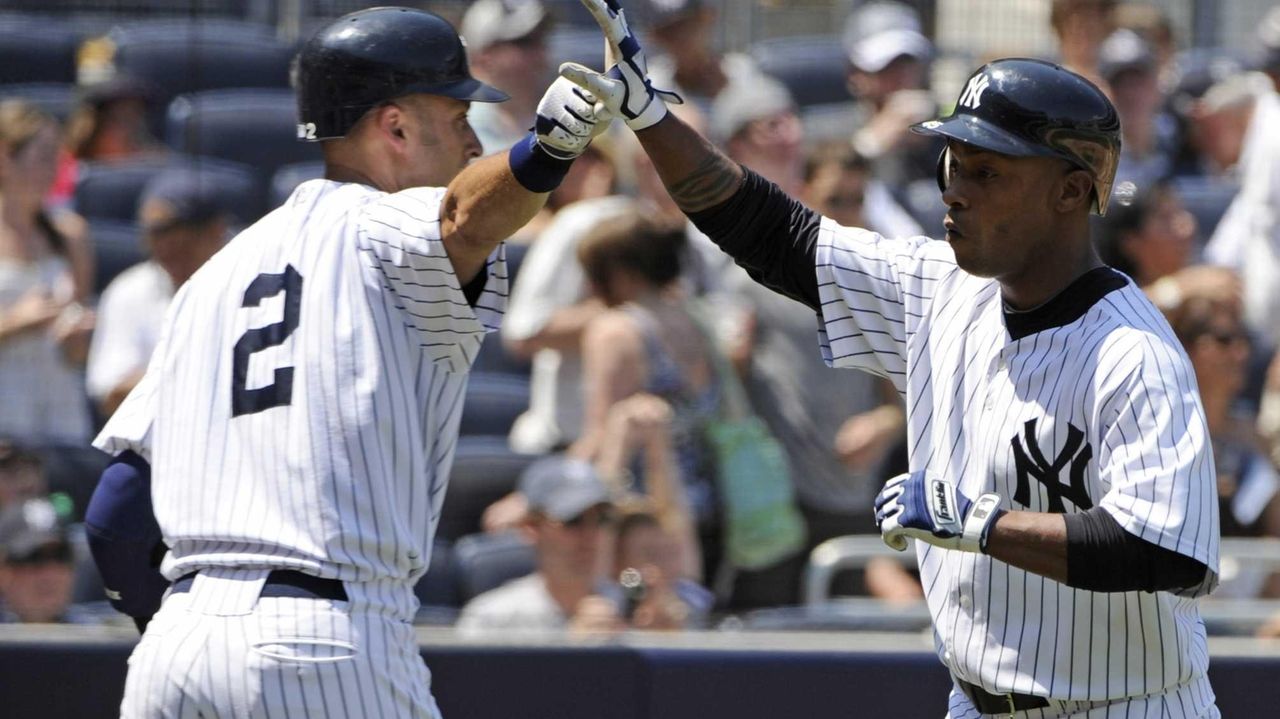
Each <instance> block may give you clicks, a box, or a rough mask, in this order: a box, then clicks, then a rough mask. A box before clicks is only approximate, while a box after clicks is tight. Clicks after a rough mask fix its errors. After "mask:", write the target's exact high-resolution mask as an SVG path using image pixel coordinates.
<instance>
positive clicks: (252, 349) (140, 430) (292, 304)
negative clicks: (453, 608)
mask: <svg viewBox="0 0 1280 719" xmlns="http://www.w3.org/2000/svg"><path fill="white" fill-rule="evenodd" d="M444 192H445V191H444V190H443V189H441V188H419V189H411V190H406V191H403V192H399V193H395V194H386V193H383V192H380V191H377V190H374V189H372V188H369V187H365V186H363V185H358V184H343V183H337V182H332V181H327V180H314V181H311V182H307V183H305V184H303V185H302V186H300V187H299V188H298V189H297V190H296V191H295V192H294V193H293V195H292V196H291V197H290V198H289V200H288V201H287V202H286V203H285V204H284V205H283V206H282V207H280V208H279V209H277V210H275V211H274V212H272V213H270V214H268V215H267V216H266V217H264V218H263V219H262V220H260V221H259V222H257V223H256V224H254V225H253V226H251V227H249V228H248V229H246V230H245V231H244V232H242V233H240V235H238V236H237V237H236V238H235V239H233V240H232V241H231V242H230V243H229V244H228V245H227V246H226V247H225V248H224V249H223V250H222V251H221V252H219V253H218V254H217V255H215V256H214V257H213V259H211V260H210V261H209V262H208V263H207V264H206V265H205V266H204V267H202V268H201V269H200V270H199V272H197V273H196V274H195V275H194V276H193V277H192V278H191V279H190V280H189V281H188V282H187V283H186V284H185V285H184V286H183V287H182V289H181V290H180V291H179V292H178V294H177V295H176V296H175V298H174V301H173V305H172V308H171V309H170V311H169V314H168V316H167V318H166V325H165V329H164V333H163V335H162V337H161V340H160V345H159V346H158V347H157V349H156V352H155V354H154V356H153V358H152V361H151V363H150V365H149V366H148V370H147V374H146V376H145V377H144V379H143V381H142V382H141V383H140V385H139V387H138V388H137V389H136V390H135V391H134V392H133V393H131V394H130V396H129V397H128V399H127V401H126V402H125V403H124V405H123V406H122V407H121V409H120V410H119V411H118V412H117V414H116V415H115V416H114V417H112V419H111V421H110V422H109V423H108V424H107V426H106V428H105V429H104V430H103V432H102V434H101V435H100V436H99V437H98V439H97V441H96V446H98V447H99V448H101V449H103V450H106V451H108V452H112V453H115V452H119V451H122V450H124V449H134V450H136V451H139V452H140V453H141V454H143V455H144V456H146V457H147V458H148V459H149V461H150V462H151V465H152V477H153V479H152V497H153V502H154V506H155V514H156V518H157V520H158V521H159V523H160V527H161V529H162V531H163V533H164V539H165V542H166V543H167V544H168V545H169V547H170V552H169V554H168V556H167V557H166V558H165V560H164V563H163V565H162V571H163V573H164V574H165V576H167V577H169V578H170V579H174V578H176V577H179V576H182V575H184V574H187V573H189V572H192V571H194V570H197V569H202V568H210V567H220V566H221V567H241V568H254V567H270V568H292V569H298V570H301V571H305V572H307V573H309V574H314V575H318V576H320V577H326V578H334V579H340V580H344V581H356V582H369V581H380V580H385V581H388V582H390V583H391V584H393V585H396V586H402V587H406V588H409V587H412V584H413V583H414V582H415V581H416V580H417V578H418V577H420V576H421V575H422V574H423V573H424V572H425V571H426V567H427V563H428V561H429V558H430V554H431V539H432V536H433V534H434V533H435V527H436V523H437V519H438V517H439V514H440V508H441V504H442V502H443V500H444V495H445V485H446V482H447V477H448V473H449V468H450V465H451V464H452V462H453V454H454V448H455V445H456V440H457V434H458V424H459V419H460V414H461V410H462V401H463V394H464V391H465V389H466V384H467V372H468V370H469V368H470V366H471V363H472V360H473V359H474V358H475V356H476V353H477V351H478V350H479V347H480V343H481V341H482V339H483V336H484V334H485V333H486V332H489V331H493V330H495V329H496V328H497V326H498V323H499V321H500V319H501V315H502V313H503V311H504V310H505V307H506V295H507V274H506V262H505V257H504V250H503V247H502V246H501V245H499V247H498V248H497V249H496V250H495V251H494V253H493V255H491V257H490V258H489V261H488V262H487V269H486V270H485V271H486V272H487V273H488V276H487V279H486V284H485V287H484V291H483V293H482V294H481V295H480V297H479V300H478V301H477V302H476V304H475V307H474V308H473V307H472V306H471V305H470V304H468V302H467V300H466V298H465V297H464V295H463V292H462V289H461V288H460V287H459V285H458V280H457V277H456V276H455V275H454V272H453V267H452V264H451V263H450V261H449V258H448V256H447V255H446V253H445V248H444V245H443V243H442V242H441V240H440V234H439V233H440V220H439V218H440V204H441V200H442V198H443V196H444ZM399 594H404V593H403V592H402V593H399ZM409 599H410V600H411V593H409ZM406 601H408V600H404V599H401V598H397V599H396V600H395V603H396V604H397V605H400V604H403V603H405V602H406ZM412 606H416V604H413V605H412ZM401 608H402V609H405V608H411V607H401Z"/></svg>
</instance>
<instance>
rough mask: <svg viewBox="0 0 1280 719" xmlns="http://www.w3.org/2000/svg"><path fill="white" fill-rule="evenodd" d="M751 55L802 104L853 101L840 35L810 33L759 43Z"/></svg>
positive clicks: (797, 102) (753, 48) (761, 67)
mask: <svg viewBox="0 0 1280 719" xmlns="http://www.w3.org/2000/svg"><path fill="white" fill-rule="evenodd" d="M751 55H752V57H754V58H755V59H756V62H757V63H759V65H760V69H761V70H763V71H764V72H765V73H767V74H769V75H772V76H773V77H776V78H777V79H778V80H780V81H781V82H782V84H784V85H786V86H787V89H789V90H791V95H792V96H793V97H794V98H795V101H796V104H797V105H799V106H800V107H808V106H809V105H820V104H824V103H836V102H843V101H847V100H849V91H848V89H846V87H845V66H846V65H848V62H849V61H848V59H847V58H846V57H845V52H844V48H843V47H841V45H840V38H839V37H838V36H834V35H806V36H800V37H785V38H773V39H769V40H762V41H760V42H757V43H756V44H755V45H753V46H752V48H751Z"/></svg>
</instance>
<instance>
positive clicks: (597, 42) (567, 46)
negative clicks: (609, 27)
mask: <svg viewBox="0 0 1280 719" xmlns="http://www.w3.org/2000/svg"><path fill="white" fill-rule="evenodd" d="M573 4H574V5H575V6H577V7H578V9H580V10H583V11H584V12H585V8H583V7H582V4H581V3H579V2H578V0H573ZM587 17H588V19H590V17H591V16H590V14H588V15H587ZM563 62H576V63H579V64H581V65H586V66H587V67H604V42H603V41H601V39H600V29H599V28H598V27H597V26H596V25H595V24H594V23H592V24H591V25H590V26H578V27H564V26H557V27H555V28H553V29H552V31H551V33H550V34H549V35H548V36H547V65H548V67H550V68H551V71H552V72H555V71H556V69H557V68H559V67H560V64H561V63H563Z"/></svg>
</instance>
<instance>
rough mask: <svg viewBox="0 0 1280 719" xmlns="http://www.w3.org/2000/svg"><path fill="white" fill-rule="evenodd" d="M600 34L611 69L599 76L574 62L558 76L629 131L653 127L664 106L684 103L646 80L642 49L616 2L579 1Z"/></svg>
mask: <svg viewBox="0 0 1280 719" xmlns="http://www.w3.org/2000/svg"><path fill="white" fill-rule="evenodd" d="M582 4H583V5H585V6H586V8H587V10H590V11H591V15H592V16H593V17H595V19H596V22H597V23H599V24H600V29H601V30H603V31H604V37H605V42H606V43H607V45H608V49H609V52H608V55H609V56H610V57H611V58H612V60H613V63H614V64H613V66H612V67H610V68H608V71H607V72H605V73H604V74H603V75H602V74H600V73H598V72H596V71H595V70H592V69H590V68H587V67H584V66H582V65H579V64H577V63H574V62H566V63H564V64H563V65H561V66H560V74H561V76H563V77H566V78H568V79H570V80H572V81H573V82H575V83H577V84H578V85H579V86H580V87H582V88H583V89H584V90H587V91H589V92H591V93H592V94H594V95H595V96H596V97H598V98H600V102H601V104H602V105H603V106H604V107H605V108H607V109H608V110H609V112H611V113H613V114H614V115H616V116H618V117H621V118H622V120H623V122H626V123H627V127H629V128H631V129H632V130H643V129H645V128H646V127H650V126H651V125H654V124H657V122H658V121H659V120H661V119H662V118H664V117H666V115H667V103H668V102H670V103H672V104H673V105H679V104H681V103H683V102H684V100H682V99H681V98H680V96H679V95H677V94H675V93H674V92H669V91H667V90H659V89H657V88H655V87H654V86H653V84H652V83H651V82H650V81H649V75H648V72H649V69H648V65H647V63H646V60H645V57H644V49H643V48H641V47H640V42H639V41H638V40H637V39H636V36H635V35H634V34H632V32H631V29H630V28H628V27H627V17H626V13H625V12H624V11H623V10H622V7H621V6H620V5H619V4H618V2H617V0H582Z"/></svg>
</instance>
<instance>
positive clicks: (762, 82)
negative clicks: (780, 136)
mask: <svg viewBox="0 0 1280 719" xmlns="http://www.w3.org/2000/svg"><path fill="white" fill-rule="evenodd" d="M794 108H795V100H793V99H792V97H791V92H790V91H789V90H787V87H786V85H783V84H782V83H781V82H778V81H777V80H775V79H774V78H772V77H769V76H768V75H764V74H757V75H755V76H754V77H752V78H750V79H743V80H740V81H734V82H732V83H730V84H729V86H728V87H726V88H725V89H724V91H723V92H721V93H720V94H719V95H717V96H716V99H715V101H714V102H712V103H711V119H710V122H709V123H708V130H709V131H710V133H711V137H712V138H713V139H714V140H716V141H717V142H725V141H727V140H729V138H731V137H733V136H734V135H736V134H738V132H739V131H741V130H742V128H744V127H746V126H747V125H748V124H750V123H752V122H754V121H756V120H762V119H764V118H766V117H772V116H773V115H776V114H778V113H780V112H785V111H787V110H792V109H794Z"/></svg>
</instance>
